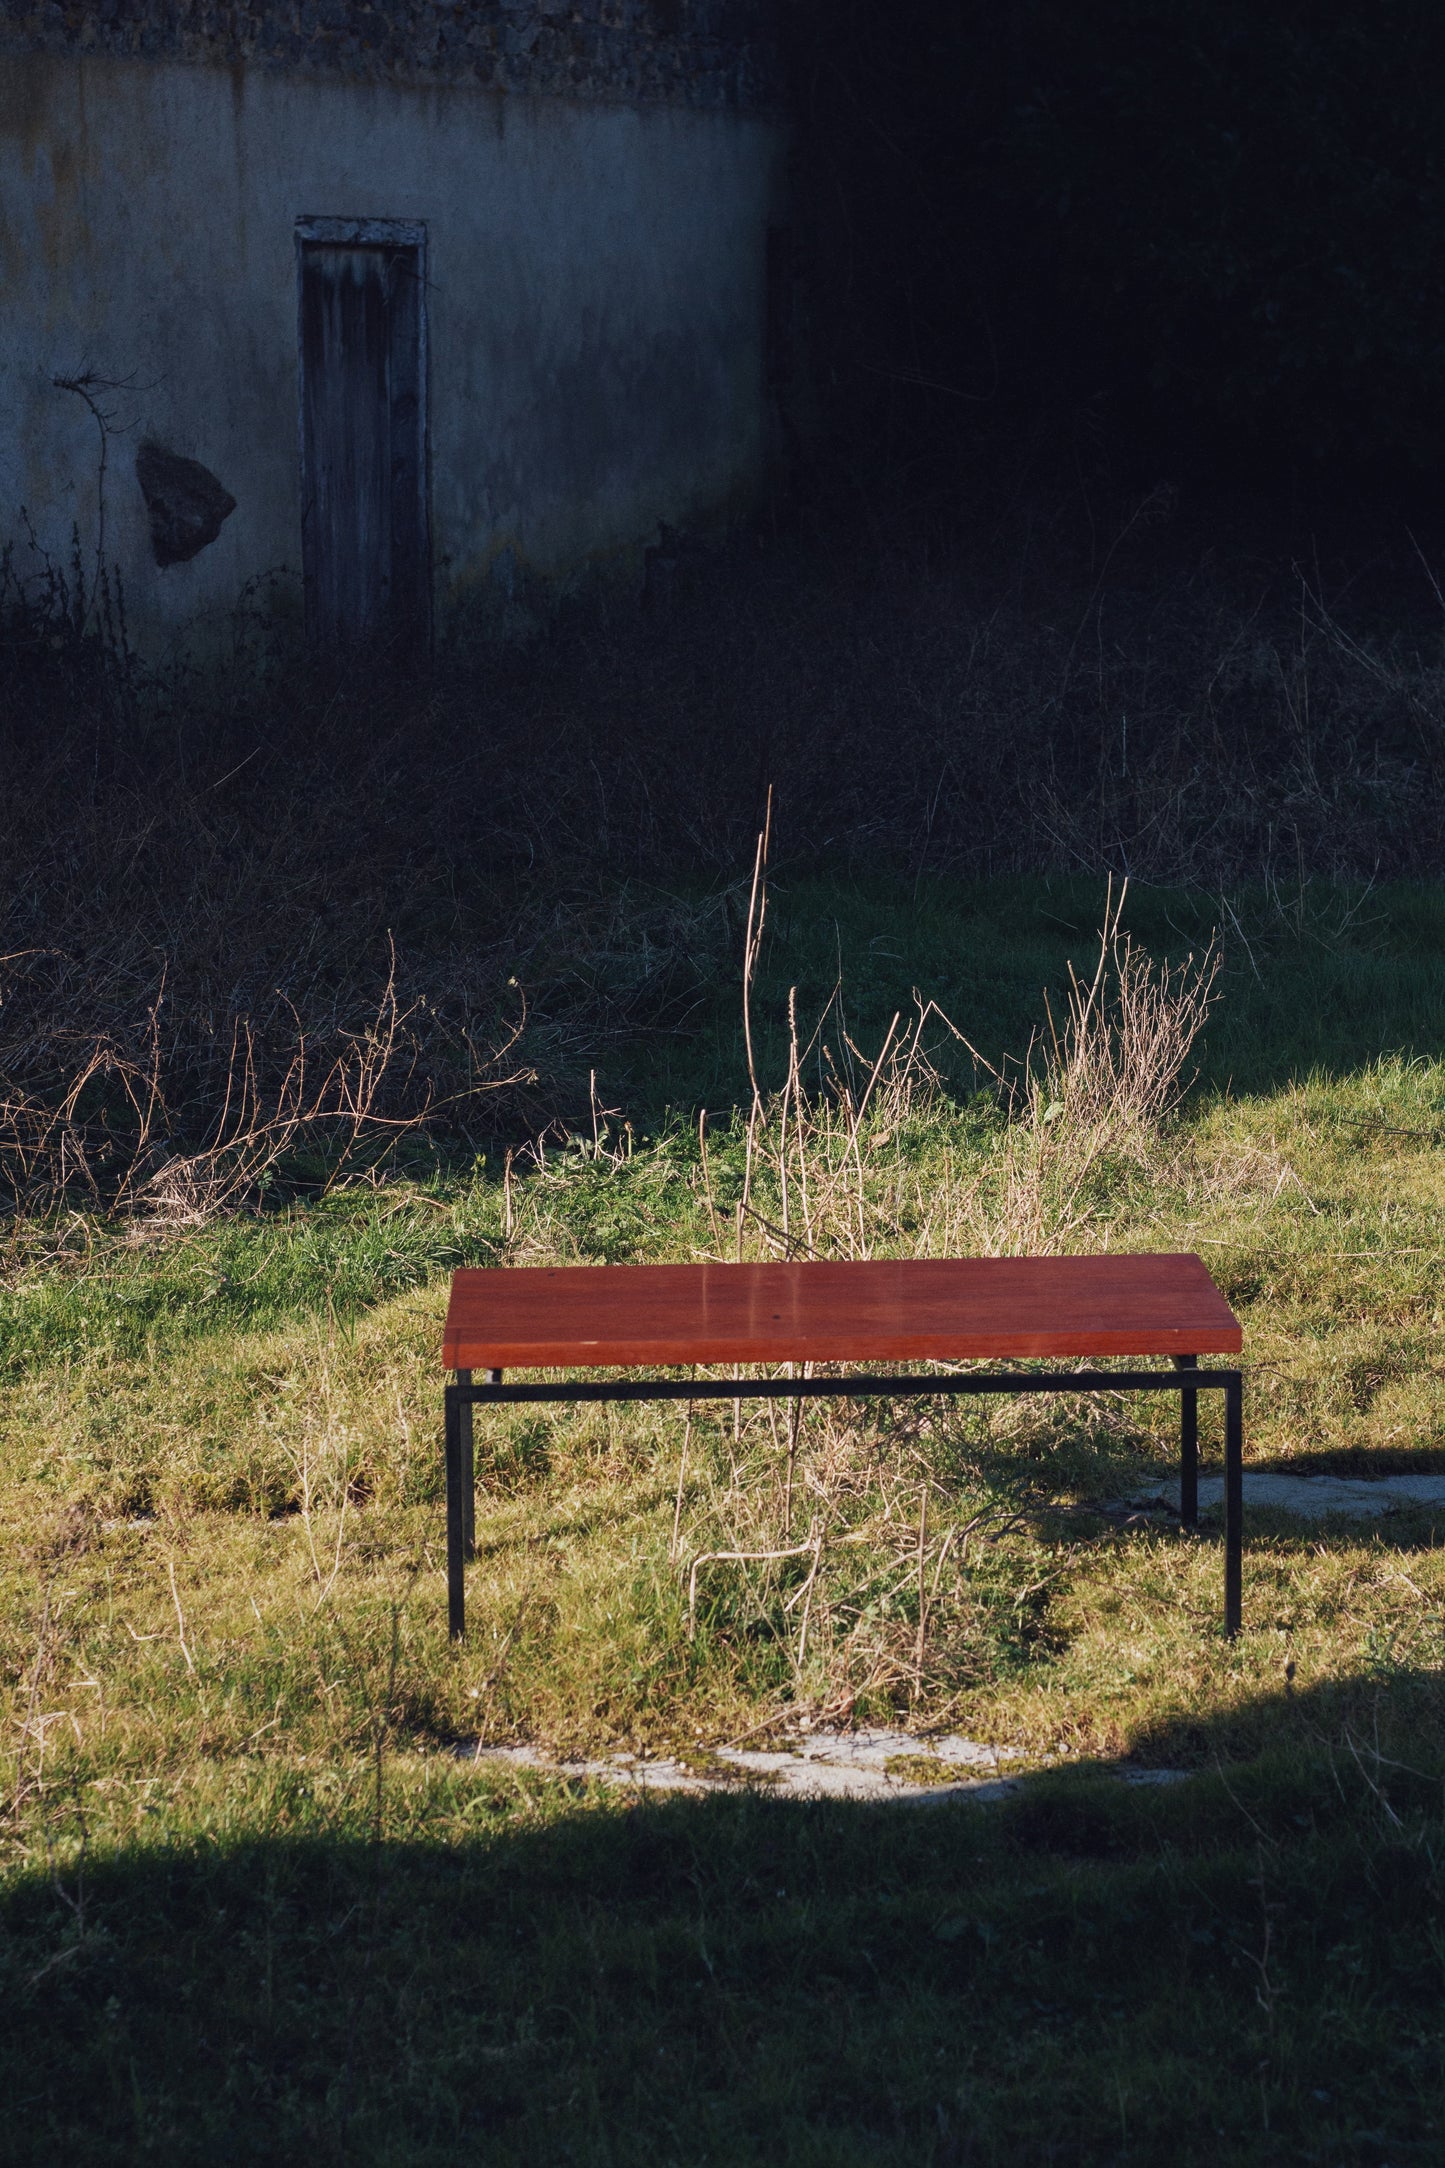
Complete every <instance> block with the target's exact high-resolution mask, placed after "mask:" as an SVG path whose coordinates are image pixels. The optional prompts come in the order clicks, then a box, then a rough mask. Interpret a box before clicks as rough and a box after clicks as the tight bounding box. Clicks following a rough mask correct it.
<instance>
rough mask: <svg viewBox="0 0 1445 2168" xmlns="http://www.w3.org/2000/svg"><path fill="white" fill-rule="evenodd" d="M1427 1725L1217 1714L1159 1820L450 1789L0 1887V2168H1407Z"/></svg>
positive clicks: (1415, 1674)
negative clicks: (380, 1808) (418, 1800)
mask: <svg viewBox="0 0 1445 2168" xmlns="http://www.w3.org/2000/svg"><path fill="white" fill-rule="evenodd" d="M1441 1717H1442V1708H1441V1683H1440V1678H1439V1676H1438V1675H1436V1674H1432V1673H1427V1672H1423V1671H1418V1670H1414V1671H1411V1670H1400V1671H1396V1672H1393V1673H1390V1674H1387V1675H1382V1676H1380V1677H1377V1678H1360V1679H1354V1680H1350V1681H1347V1682H1344V1683H1343V1684H1335V1685H1332V1686H1330V1687H1328V1688H1321V1689H1318V1690H1315V1691H1313V1692H1303V1693H1299V1694H1296V1695H1291V1696H1286V1695H1278V1696H1274V1695H1271V1696H1262V1697H1256V1698H1255V1699H1253V1700H1252V1701H1250V1702H1249V1703H1248V1704H1247V1705H1245V1706H1244V1707H1242V1708H1241V1709H1240V1710H1239V1711H1237V1712H1236V1713H1235V1714H1234V1715H1232V1716H1231V1717H1229V1718H1227V1719H1220V1720H1217V1721H1211V1720H1198V1721H1196V1720H1193V1719H1189V1720H1181V1721H1177V1722H1169V1723H1164V1724H1161V1725H1160V1726H1159V1727H1158V1728H1157V1729H1156V1731H1155V1732H1154V1733H1153V1734H1151V1735H1150V1736H1149V1737H1148V1738H1147V1739H1144V1740H1141V1741H1140V1742H1139V1751H1140V1753H1141V1755H1142V1756H1143V1757H1144V1758H1145V1759H1146V1760H1147V1761H1148V1762H1151V1763H1155V1764H1163V1763H1173V1764H1174V1765H1176V1766H1177V1765H1179V1764H1181V1763H1187V1764H1188V1765H1189V1766H1190V1767H1192V1768H1193V1769H1194V1770H1195V1771H1196V1775H1195V1776H1194V1779H1193V1781H1191V1782H1189V1783H1184V1784H1178V1785H1174V1786H1171V1787H1168V1788H1160V1789H1153V1788H1148V1787H1139V1788H1134V1787H1129V1786H1125V1785H1121V1784H1120V1783H1119V1782H1118V1781H1117V1778H1116V1777H1113V1776H1110V1775H1106V1774H1104V1773H1102V1772H1100V1771H1097V1770H1089V1769H1087V1768H1080V1769H1074V1770H1071V1771H1069V1772H1067V1773H1053V1774H1049V1775H1046V1776H1042V1777H1038V1778H1035V1779H1032V1780H1030V1782H1029V1783H1028V1784H1026V1785H1025V1786H1024V1788H1023V1789H1022V1791H1021V1792H1020V1793H1019V1794H1018V1795H1016V1796H1015V1797H1013V1798H1011V1799H1010V1800H1007V1801H1005V1802H1003V1803H1001V1804H994V1805H991V1806H984V1805H980V1804H977V1803H973V1804H971V1803H969V1802H968V1800H967V1799H966V1797H961V1798H958V1799H955V1800H948V1801H945V1802H942V1803H940V1804H938V1805H936V1806H930V1807H926V1808H920V1807H918V1806H916V1805H914V1806H899V1807H896V1808H895V1807H888V1806H879V1805H868V1806H862V1807H859V1806H848V1805H842V1804H837V1803H820V1804H811V1805H808V1804H797V1803H788V1804H784V1803H781V1802H775V1801H769V1800H768V1799H767V1798H765V1797H761V1798H760V1797H752V1796H748V1797H742V1798H727V1797H724V1798H719V1797H706V1798H688V1797H673V1798H670V1799H666V1800H662V1801H656V1802H654V1801H640V1802H637V1803H634V1804H628V1803H627V1802H626V1801H625V1800H621V1799H619V1798H618V1797H617V1796H616V1795H610V1794H602V1793H599V1792H588V1791H586V1790H583V1789H576V1790H570V1791H569V1789H568V1787H566V1786H564V1785H559V1784H556V1783H551V1782H547V1781H544V1780H541V1779H528V1780H526V1781H525V1782H524V1781H520V1780H517V1779H507V1780H498V1779H496V1778H494V1777H485V1776H481V1775H478V1774H476V1773H474V1772H469V1771H466V1770H460V1769H458V1768H457V1767H456V1766H455V1765H454V1764H453V1765H451V1766H450V1767H449V1768H448V1770H447V1771H446V1772H445V1773H444V1774H443V1775H442V1776H440V1777H439V1778H438V1779H437V1780H436V1781H435V1783H433V1784H432V1785H430V1786H429V1787H428V1789H427V1794H426V1807H425V1811H422V1810H418V1811H417V1813H416V1814H414V1815H413V1817H412V1824H411V1831H410V1834H409V1835H408V1836H406V1837H405V1838H393V1839H390V1840H388V1841H386V1842H383V1843H375V1842H370V1841H368V1839H367V1835H366V1829H365V1818H364V1815H361V1814H360V1813H359V1817H358V1822H357V1824H356V1825H353V1826H350V1827H348V1826H342V1825H340V1824H338V1823H336V1822H335V1821H334V1820H333V1821H332V1822H331V1823H330V1824H326V1823H325V1822H324V1820H323V1818H322V1816H321V1811H320V1809H319V1808H313V1809H312V1810H311V1811H312V1813H313V1816H314V1817H315V1818H314V1820H313V1822H312V1824H311V1825H310V1826H307V1825H306V1823H305V1820H304V1813H303V1810H301V1809H299V1808H298V1810H297V1812H298V1814H301V1815H302V1819H301V1820H300V1821H299V1822H298V1825H297V1826H295V1827H294V1828H293V1829H291V1830H290V1831H289V1832H288V1831H286V1830H285V1829H276V1828H274V1823H273V1833H272V1834H270V1835H267V1836H265V1837H259V1836H258V1837H255V1838H244V1837H243V1838H240V1839H237V1840H235V1841H228V1842H225V1843H217V1842H208V1841H206V1840H205V1839H204V1838H199V1839H198V1838H194V1837H186V1836H185V1835H184V1834H183V1833H180V1832H177V1833H176V1834H175V1836H174V1837H173V1838H172V1839H171V1840H170V1841H169V1842H168V1843H167V1842H165V1841H162V1842H159V1843H157V1844H154V1845H152V1846H151V1847H149V1848H147V1849H145V1850H143V1851H141V1850H138V1851H134V1852H131V1853H127V1854H122V1855H121V1856H118V1857H111V1858H108V1859H105V1860H104V1861H99V1860H97V1861H95V1862H93V1864H92V1865H91V1867H90V1869H89V1871H88V1873H87V1874H86V1876H85V1878H84V1882H83V1884H82V1883H81V1882H80V1880H79V1879H78V1878H77V1875H76V1873H75V1871H74V1869H73V1867H71V1868H67V1869H66V1871H65V1872H64V1873H62V1874H60V1875H59V1876H58V1877H57V1878H56V1880H55V1881H54V1882H53V1883H52V1881H51V1880H50V1879H48V1878H47V1877H46V1876H45V1875H43V1874H36V1875H34V1876H32V1877H29V1878H23V1879H20V1880H18V1881H15V1882H12V1885H11V1889H10V1892H9V1895H8V1897H7V1899H6V1902H5V1905H4V1910H3V1915H0V1919H3V1927H0V1980H3V1999H4V2005H5V2009H6V2022H5V2026H4V2028H3V2041H0V2073H3V2083H4V2089H5V2097H6V2101H7V2109H6V2117H5V2139H4V2143H3V2145H0V2152H3V2154H4V2157H5V2159H6V2160H7V2161H14V2162H16V2163H21V2162H30V2161H36V2162H38V2161H41V2160H45V2161H59V2160H63V2161H65V2162H67V2163H75V2164H85V2163H90V2162H112V2161H115V2162H120V2161H126V2162H130V2161H135V2160H148V2159H163V2160H165V2161H168V2162H189V2161H206V2162H230V2161H236V2162H243V2161H244V2162H249V2161H268V2162H269V2161H280V2160H288V2161H289V2160H300V2159H307V2160H316V2161H330V2160H338V2161H339V2160H341V2159H342V2158H345V2159H347V2160H349V2161H365V2162H378V2163H381V2162H386V2163H418V2164H430V2163H438V2164H439V2163H441V2162H444V2161H445V2162H448V2163H451V2162H454V2161H456V2160H457V2159H460V2158H462V2157H476V2158H480V2159H486V2160H488V2161H493V2162H499V2163H508V2162H518V2163H524V2162H525V2163H531V2162H538V2163H541V2162H547V2163H552V2162H561V2161H575V2162H583V2163H592V2162H596V2163H599V2164H601V2163H607V2164H620V2163H632V2162H637V2163H642V2162H649V2163H651V2162H677V2163H719V2164H732V2163H739V2162H754V2161H755V2162H788V2163H795V2162H796V2163H816V2164H818V2168H823V2164H828V2168H837V2164H848V2163H860V2164H862V2163H868V2164H875V2163H876V2164H882V2163H887V2164H894V2163H897V2164H900V2168H901V2164H903V2163H909V2164H918V2163H932V2164H935V2168H950V2164H960V2163H965V2162H967V2163H984V2162H988V2163H999V2164H1000V2168H1002V2164H1005V2163H1007V2164H1010V2168H1012V2164H1015V2163H1033V2162H1039V2163H1043V2162H1055V2161H1059V2162H1062V2161H1070V2162H1073V2161H1088V2162H1093V2161H1098V2162H1104V2161H1109V2162H1140V2163H1143V2162H1153V2161H1157V2160H1161V2159H1165V2158H1167V2159H1169V2160H1171V2161H1183V2162H1194V2161H1198V2162H1201V2163H1203V2162H1206V2161H1207V2162H1211V2163H1212V2162H1215V2161H1217V2160H1219V2159H1222V2158H1227V2159H1229V2160H1230V2161H1232V2162H1254V2161H1259V2162H1274V2161H1295V2160H1309V2159H1315V2160H1322V2161H1330V2162H1344V2161H1357V2160H1358V2161H1374V2162H1384V2161H1395V2162H1403V2161H1411V2160H1416V2159H1419V2160H1424V2159H1429V2158H1438V2150H1437V2149H1438V2146H1439V2142H1440V2141H1439V2129H1440V2117H1441V2108H1442V2101H1441V2066H1440V2053H1439V2039H1438V2011H1439V2006H1440V1990H1441V1977H1440V1975H1441V1969H1442V1966H1441V1947H1442V1938H1441V1934H1440V1923H1441V1877H1442V1869H1441V1862H1442V1860H1445V1841H1442V1840H1445V1817H1442V1793H1441V1781H1440V1771H1441V1768H1442V1765H1445V1756H1442V1752H1441V1734H1442V1723H1441ZM1407 1748H1408V1750H1406V1749H1407ZM1241 1749H1243V1750H1245V1751H1246V1752H1248V1753H1249V1754H1250V1755H1251V1757H1252V1758H1250V1759H1247V1760H1239V1759H1235V1758H1233V1757H1235V1756H1236V1755H1237V1753H1238V1752H1239V1751H1240V1750H1241ZM242 1819H244V1817H242ZM255 1819H256V1821H257V1822H258V1824H259V1822H260V1820H261V1819H262V1817H261V1816H260V1815H259V1814H258V1815H257V1816H256V1817H255Z"/></svg>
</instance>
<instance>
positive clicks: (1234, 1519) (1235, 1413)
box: [1224, 1372, 1244, 1640]
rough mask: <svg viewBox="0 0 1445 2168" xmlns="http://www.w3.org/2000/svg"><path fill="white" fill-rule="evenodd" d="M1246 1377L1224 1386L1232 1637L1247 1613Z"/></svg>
mask: <svg viewBox="0 0 1445 2168" xmlns="http://www.w3.org/2000/svg"><path fill="white" fill-rule="evenodd" d="M1243 1531H1244V1379H1243V1378H1242V1377H1241V1376H1240V1375H1239V1374H1238V1373H1237V1372H1236V1374H1235V1375H1234V1376H1233V1377H1232V1378H1231V1379H1230V1381H1229V1383H1228V1384H1227V1385H1226V1386H1225V1388H1224V1631H1225V1632H1226V1634H1228V1635H1229V1637H1230V1638H1231V1640H1232V1639H1233V1637H1234V1636H1235V1634H1237V1633H1238V1632H1239V1629H1240V1624H1241V1620H1242V1614H1243V1580H1244V1570H1243V1557H1242V1548H1243Z"/></svg>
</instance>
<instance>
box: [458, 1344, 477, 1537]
mask: <svg viewBox="0 0 1445 2168" xmlns="http://www.w3.org/2000/svg"><path fill="white" fill-rule="evenodd" d="M471 1382H472V1373H471V1371H470V1370H459V1371H458V1372H457V1383H458V1385H470V1384H471ZM461 1480H462V1557H463V1558H464V1559H467V1560H471V1559H473V1558H475V1557H476V1555H477V1479H476V1469H475V1465H474V1455H473V1450H472V1404H471V1402H470V1400H464V1401H463V1402H462V1462H461Z"/></svg>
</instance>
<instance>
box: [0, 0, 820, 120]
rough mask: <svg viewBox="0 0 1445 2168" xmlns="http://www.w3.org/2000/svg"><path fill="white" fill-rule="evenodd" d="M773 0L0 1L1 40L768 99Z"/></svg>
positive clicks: (722, 99) (618, 92)
mask: <svg viewBox="0 0 1445 2168" xmlns="http://www.w3.org/2000/svg"><path fill="white" fill-rule="evenodd" d="M775 7H776V0H0V52H3V51H5V50H6V49H10V50H15V51H26V52H29V51H45V52H81V53H108V54H111V55H114V56H118V57H121V58H147V59H171V60H191V61H216V60H220V61H244V62H248V63H252V64H257V63H259V64H263V65H275V66H282V67H286V68H290V69H296V68H311V69H325V70H339V71H341V72H344V73H346V74H348V75H351V76H359V77H362V78H365V79H370V80H373V81H378V80H390V81H395V82H470V83H473V84H479V85H481V86H482V87H484V88H488V89H499V90H528V91H533V92H537V93H541V94H549V95H553V96H564V97H588V98H616V99H623V100H626V101H629V102H634V103H635V102H636V101H638V100H646V99H664V100H669V101H671V102H673V103H676V104H682V105H694V106H704V107H707V106H720V105H731V106H753V107H758V106H773V107H776V106H777V104H778V103H779V99H780V92H781V65H780V61H779V55H778V48H777V41H776V34H775V30H776V25H775Z"/></svg>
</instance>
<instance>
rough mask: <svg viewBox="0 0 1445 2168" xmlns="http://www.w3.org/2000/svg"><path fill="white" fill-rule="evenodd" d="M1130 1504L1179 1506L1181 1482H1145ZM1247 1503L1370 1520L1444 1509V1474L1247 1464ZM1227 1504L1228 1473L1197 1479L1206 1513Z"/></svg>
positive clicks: (1303, 1516)
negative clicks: (1281, 1471) (1322, 1471)
mask: <svg viewBox="0 0 1445 2168" xmlns="http://www.w3.org/2000/svg"><path fill="white" fill-rule="evenodd" d="M1129 1503H1130V1504H1138V1505H1146V1504H1148V1505H1168V1506H1170V1507H1172V1508H1173V1509H1174V1511H1175V1512H1177V1511H1178V1510H1179V1485H1178V1483H1177V1482H1168V1481H1165V1482H1162V1483H1146V1484H1144V1485H1142V1486H1141V1487H1140V1489H1139V1490H1138V1491H1137V1492H1136V1493H1135V1495H1134V1497H1133V1498H1132V1499H1131V1500H1130V1501H1129ZM1244 1503H1245V1508H1246V1510H1248V1508H1249V1507H1250V1506H1269V1507H1272V1508H1273V1509H1274V1510H1275V1511H1276V1512H1280V1513H1297V1514H1298V1515H1299V1516H1300V1517H1301V1519H1305V1520H1308V1519H1310V1518H1312V1517H1313V1516H1314V1515H1317V1514H1325V1513H1348V1514H1352V1515H1354V1516H1355V1517H1356V1518H1358V1519H1370V1518H1373V1517H1374V1516H1375V1515H1376V1514H1380V1513H1398V1512H1402V1511H1406V1510H1408V1509H1410V1508H1411V1507H1417V1506H1438V1507H1440V1508H1441V1509H1442V1511H1445V1475H1376V1476H1341V1475H1276V1474H1272V1473H1269V1472H1267V1471H1265V1470H1263V1469H1250V1468H1246V1470H1245V1472H1244ZM1223 1504H1224V1478H1223V1476H1220V1475H1202V1476H1201V1477H1200V1478H1199V1505H1200V1510H1201V1511H1202V1512H1208V1511H1210V1510H1212V1509H1215V1508H1219V1507H1222V1506H1223Z"/></svg>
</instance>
